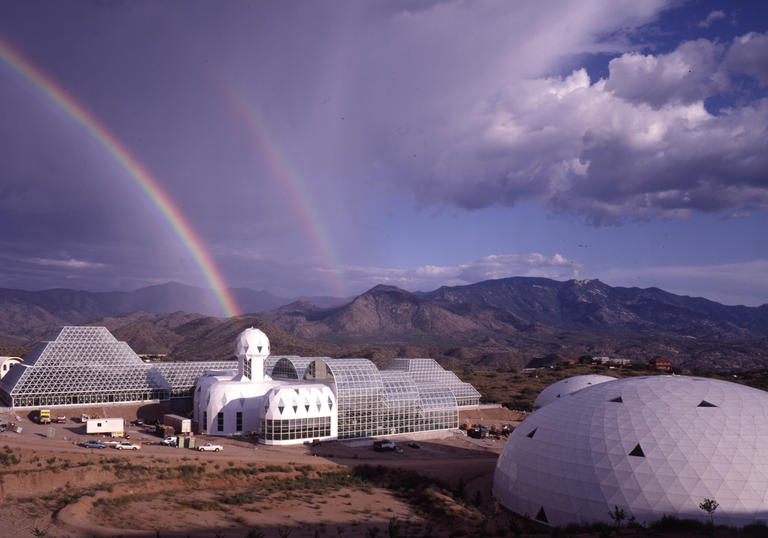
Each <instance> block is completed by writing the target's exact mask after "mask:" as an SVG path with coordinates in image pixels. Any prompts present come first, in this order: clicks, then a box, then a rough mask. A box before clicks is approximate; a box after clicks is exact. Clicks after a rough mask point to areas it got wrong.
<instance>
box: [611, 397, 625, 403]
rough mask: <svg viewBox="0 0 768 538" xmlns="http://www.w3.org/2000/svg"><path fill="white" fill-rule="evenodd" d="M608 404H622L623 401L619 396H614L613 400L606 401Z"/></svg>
mask: <svg viewBox="0 0 768 538" xmlns="http://www.w3.org/2000/svg"><path fill="white" fill-rule="evenodd" d="M608 401H609V402H614V403H624V400H622V399H621V396H616V397H615V398H614V399H613V400H608Z"/></svg>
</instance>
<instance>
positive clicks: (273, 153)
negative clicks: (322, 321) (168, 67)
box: [221, 83, 347, 297]
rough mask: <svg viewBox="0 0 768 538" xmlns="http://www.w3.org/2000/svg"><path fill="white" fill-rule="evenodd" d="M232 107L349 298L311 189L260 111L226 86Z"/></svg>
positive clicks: (337, 289) (339, 291)
mask: <svg viewBox="0 0 768 538" xmlns="http://www.w3.org/2000/svg"><path fill="white" fill-rule="evenodd" d="M221 86H222V88H223V91H224V92H225V93H226V95H227V99H228V100H229V102H230V104H231V106H232V107H233V109H234V110H235V112H237V114H238V118H239V119H240V120H242V121H244V122H245V124H246V126H247V127H248V131H249V133H250V135H251V140H253V142H254V144H255V146H256V148H257V149H258V150H259V153H260V154H261V157H262V159H263V161H264V162H265V163H266V165H267V167H268V168H269V171H270V176H271V177H272V178H273V179H274V180H275V182H276V183H278V184H279V185H280V186H281V187H282V189H283V192H284V193H285V195H286V201H288V202H289V203H290V204H291V206H292V207H293V211H294V213H295V214H296V216H297V217H298V218H299V220H300V221H301V223H302V228H303V229H304V231H305V233H306V235H307V236H308V237H309V239H310V241H311V242H312V246H313V248H314V250H315V252H316V253H317V254H318V255H319V257H320V258H321V261H322V264H323V267H322V268H321V270H323V271H325V272H326V273H327V274H328V277H329V278H328V284H329V285H330V286H331V288H332V289H333V292H334V293H335V294H336V296H338V297H346V295H347V292H346V288H345V286H344V283H343V282H342V280H341V273H342V270H341V264H340V263H339V261H338V259H337V256H336V253H335V250H334V248H333V246H332V243H331V240H330V237H329V234H328V231H327V230H326V228H325V226H324V225H323V221H322V219H321V218H320V217H319V215H318V214H317V211H315V209H314V207H315V204H314V203H313V201H312V198H311V197H310V195H309V193H308V192H307V189H306V188H305V187H304V185H303V184H302V181H301V179H300V176H299V174H298V173H297V172H295V171H294V170H293V168H292V167H291V166H290V164H289V161H288V160H287V159H286V158H285V157H284V156H283V155H282V153H281V151H280V149H279V147H278V145H277V144H276V143H275V142H274V141H273V140H272V138H271V137H270V136H269V130H268V129H267V127H266V125H265V123H264V122H263V121H262V119H261V116H260V114H259V113H258V111H257V110H256V108H255V107H254V106H253V105H251V104H250V102H249V101H248V100H247V99H246V98H245V97H244V96H243V95H242V93H240V92H238V91H236V90H235V89H234V88H232V87H231V86H230V85H229V84H225V83H222V85H221Z"/></svg>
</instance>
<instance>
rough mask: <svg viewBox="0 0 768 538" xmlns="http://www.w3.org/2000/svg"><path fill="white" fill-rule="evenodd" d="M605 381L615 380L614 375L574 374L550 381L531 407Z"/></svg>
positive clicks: (543, 404)
mask: <svg viewBox="0 0 768 538" xmlns="http://www.w3.org/2000/svg"><path fill="white" fill-rule="evenodd" d="M606 381H616V378H615V377H611V376H607V375H598V374H587V375H575V376H573V377H566V378H565V379H561V380H560V381H557V382H556V383H552V384H551V385H550V386H548V387H547V388H545V389H544V390H542V391H541V392H540V393H539V395H538V396H537V397H536V401H535V402H533V408H534V409H538V408H540V407H544V406H545V405H547V404H548V403H552V402H554V401H555V400H556V399H558V398H561V397H563V396H565V395H566V394H571V393H572V392H576V391H578V390H581V389H585V388H587V387H590V386H592V385H597V384H599V383H605V382H606Z"/></svg>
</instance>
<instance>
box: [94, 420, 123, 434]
mask: <svg viewBox="0 0 768 538" xmlns="http://www.w3.org/2000/svg"><path fill="white" fill-rule="evenodd" d="M85 432H86V433H103V434H108V435H111V436H112V437H122V436H123V433H124V432H125V423H124V421H123V419H122V418H89V419H88V420H87V421H86V423H85Z"/></svg>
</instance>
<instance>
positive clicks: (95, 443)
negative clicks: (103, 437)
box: [83, 439, 107, 448]
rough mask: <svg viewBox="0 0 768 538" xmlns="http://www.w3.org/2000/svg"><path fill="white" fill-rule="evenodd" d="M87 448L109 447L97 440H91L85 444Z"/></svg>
mask: <svg viewBox="0 0 768 538" xmlns="http://www.w3.org/2000/svg"><path fill="white" fill-rule="evenodd" d="M83 446H84V447H85V448H107V445H105V444H104V443H102V442H101V441H99V440H97V439H91V440H89V441H86V442H85V443H83Z"/></svg>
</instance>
